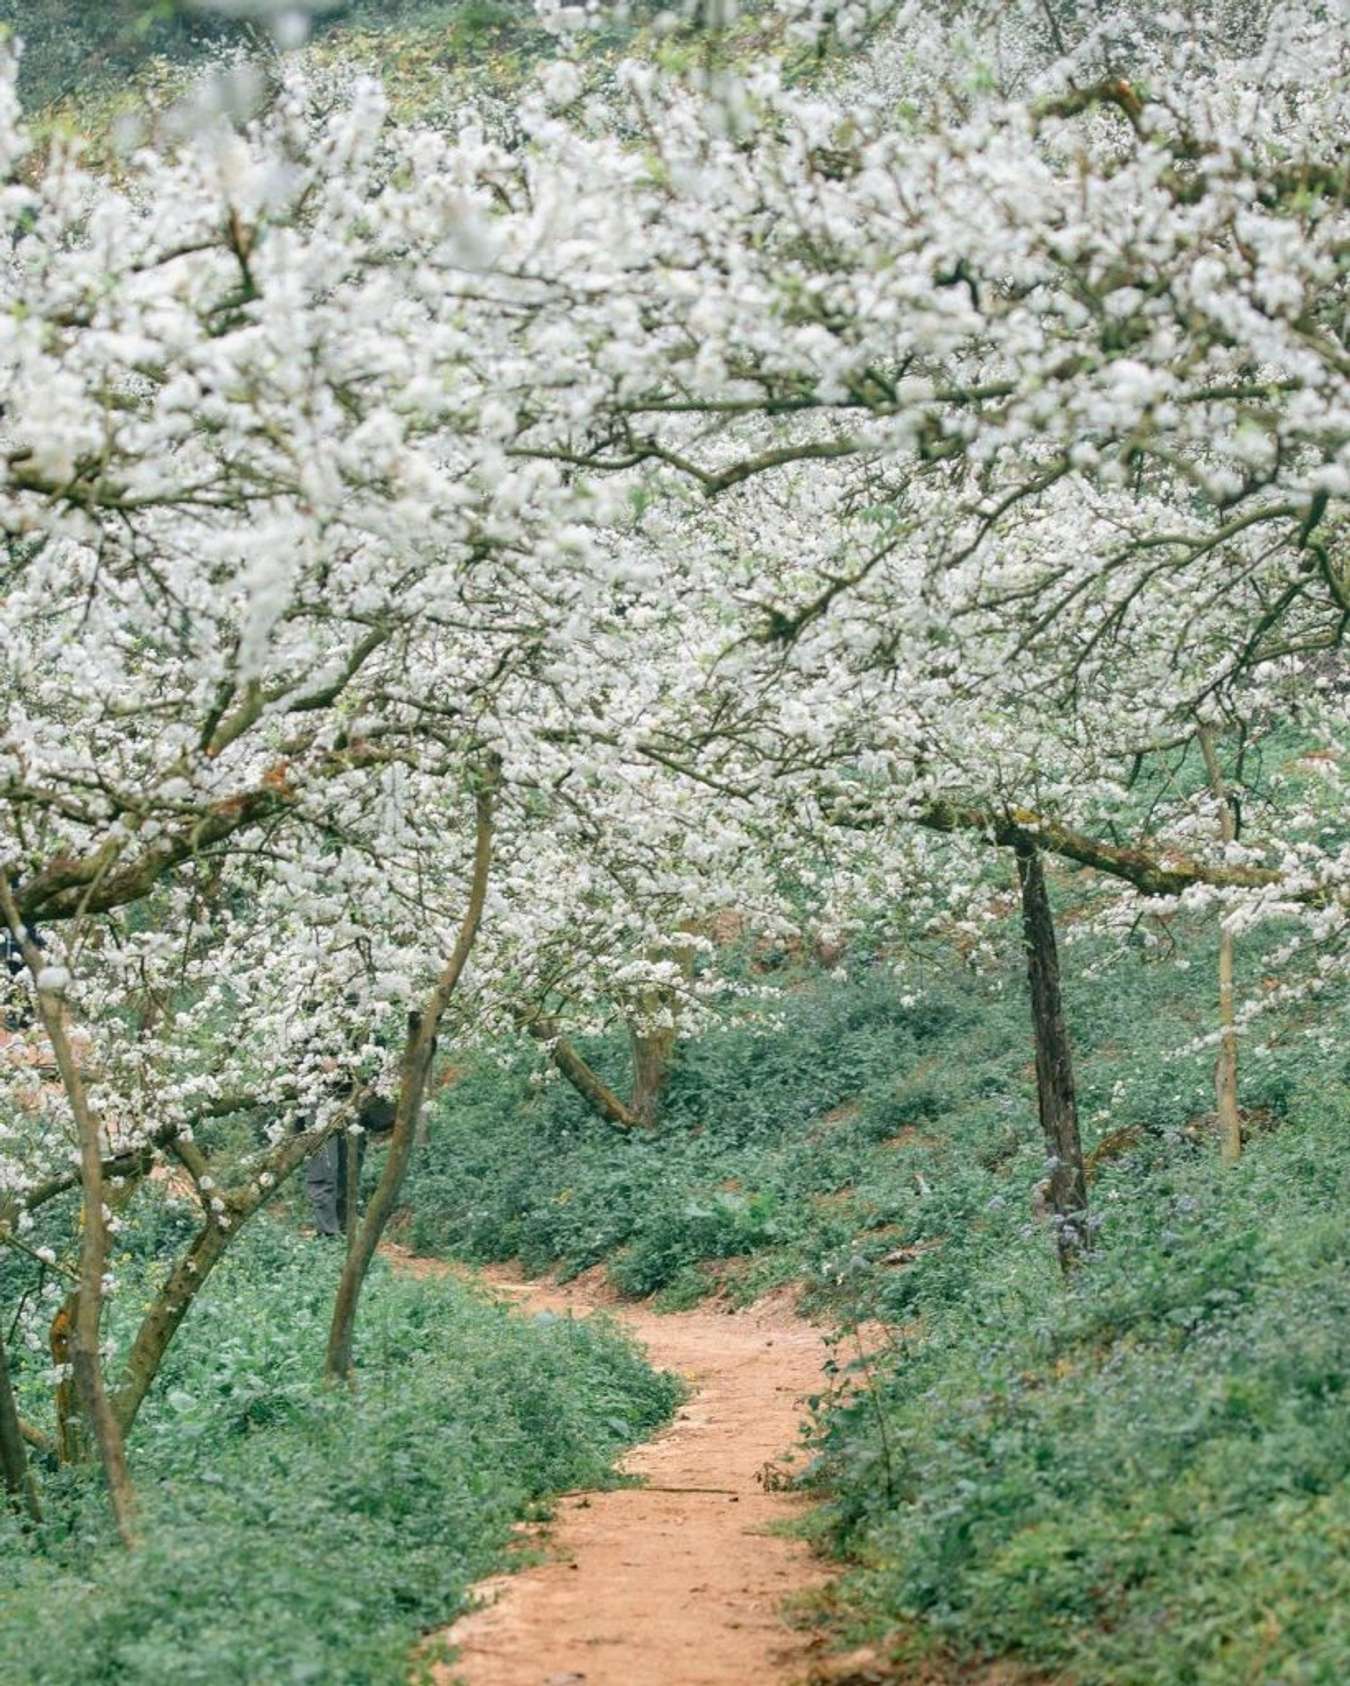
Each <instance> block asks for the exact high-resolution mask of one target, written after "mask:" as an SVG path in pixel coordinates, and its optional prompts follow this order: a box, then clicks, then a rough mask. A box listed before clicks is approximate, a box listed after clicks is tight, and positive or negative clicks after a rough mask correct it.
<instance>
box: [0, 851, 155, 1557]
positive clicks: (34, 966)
mask: <svg viewBox="0 0 1350 1686" xmlns="http://www.w3.org/2000/svg"><path fill="white" fill-rule="evenodd" d="M0 911H3V913H4V916H5V920H6V922H7V923H8V925H9V928H10V931H11V933H12V935H13V937H14V940H15V942H16V943H18V944H19V945H20V949H21V951H22V954H23V958H24V964H25V965H26V966H27V967H28V970H29V971H30V972H31V973H32V976H33V982H34V984H35V986H38V987H37V988H36V994H37V1003H38V1013H39V1015H40V1017H41V1019H42V1027H43V1029H44V1030H45V1031H46V1033H47V1038H48V1040H49V1041H50V1043H51V1045H52V1052H53V1053H54V1054H55V1055H56V1068H57V1070H58V1071H59V1072H60V1074H61V1085H62V1087H63V1088H64V1090H65V1092H66V1099H67V1101H68V1102H69V1103H70V1110H71V1112H72V1113H73V1114H74V1118H75V1128H76V1131H77V1132H78V1136H79V1149H80V1183H81V1186H82V1189H83V1195H84V1201H83V1232H82V1235H81V1240H80V1283H79V1292H78V1294H77V1296H76V1298H75V1304H74V1327H73V1338H72V1340H71V1343H70V1364H71V1369H72V1370H73V1372H74V1378H75V1387H76V1391H77V1393H78V1395H79V1399H80V1403H81V1405H82V1406H83V1407H84V1412H85V1416H86V1417H87V1419H88V1422H89V1425H90V1427H91V1428H92V1430H93V1433H94V1439H95V1440H96V1442H97V1444H98V1450H99V1458H100V1460H101V1462H102V1464H103V1473H104V1476H105V1478H106V1480H107V1483H108V1497H109V1499H110V1501H111V1504H112V1512H113V1517H114V1520H115V1521H116V1523H117V1531H118V1533H119V1534H120V1535H121V1536H122V1540H123V1543H124V1544H126V1545H131V1544H132V1543H133V1541H134V1535H133V1532H132V1515H133V1512H134V1510H135V1494H134V1493H133V1491H132V1487H131V1476H130V1473H129V1471H128V1470H127V1458H126V1448H125V1447H124V1446H123V1443H122V1431H121V1429H120V1428H119V1426H118V1422H117V1417H116V1415H115V1414H114V1412H113V1409H112V1406H111V1404H110V1403H109V1401H108V1393H107V1388H106V1386H105V1385H104V1380H103V1360H102V1356H101V1354H100V1351H99V1330H100V1326H101V1324H102V1319H103V1277H104V1272H105V1270H106V1267H107V1259H108V1232H107V1224H106V1222H105V1219H104V1206H103V1153H102V1148H101V1145H100V1142H99V1130H98V1120H97V1119H96V1118H95V1117H94V1113H93V1109H92V1108H91V1107H90V1105H89V1099H88V1096H87V1094H86V1093H85V1087H84V1078H83V1077H82V1075H81V1073H80V1068H79V1062H78V1061H77V1060H76V1058H75V1055H74V1052H73V1050H72V1048H71V1045H70V1038H69V1036H68V1035H67V1033H66V1009H65V1002H64V1001H63V1000H62V998H61V995H60V994H59V993H58V992H54V991H51V990H47V989H43V988H41V987H40V979H41V976H42V971H43V958H42V951H41V949H39V948H38V947H37V945H36V944H35V943H34V941H33V939H32V936H31V935H30V933H29V931H28V928H27V926H26V925H25V924H24V922H23V920H22V918H21V917H20V914H19V909H18V906H17V904H16V903H15V900H14V892H13V890H12V889H11V888H10V883H9V879H8V878H7V877H6V876H5V874H4V873H2V872H0Z"/></svg>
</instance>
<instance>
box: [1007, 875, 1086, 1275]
mask: <svg viewBox="0 0 1350 1686" xmlns="http://www.w3.org/2000/svg"><path fill="white" fill-rule="evenodd" d="M1017 877H1018V882H1019V884H1020V885H1021V891H1022V943H1023V946H1024V948H1025V949H1026V955H1027V981H1028V983H1029V985H1030V992H1031V1020H1032V1025H1033V1027H1034V1029H1035V1033H1036V1095H1037V1101H1038V1103H1039V1108H1040V1116H1041V1133H1042V1135H1043V1136H1044V1138H1045V1152H1046V1158H1047V1160H1048V1162H1049V1167H1050V1174H1049V1178H1048V1187H1047V1194H1048V1204H1049V1207H1050V1211H1051V1213H1052V1214H1053V1216H1054V1221H1055V1241H1056V1246H1057V1247H1058V1250H1059V1262H1060V1265H1061V1267H1062V1268H1063V1269H1064V1271H1065V1272H1068V1271H1070V1270H1072V1268H1073V1266H1074V1265H1075V1263H1076V1262H1077V1261H1078V1259H1079V1258H1080V1257H1081V1256H1082V1254H1083V1253H1085V1252H1086V1251H1087V1249H1088V1244H1089V1230H1088V1196H1087V1178H1086V1176H1085V1175H1084V1172H1083V1144H1082V1141H1081V1139H1080V1138H1079V1134H1078V1101H1077V1097H1076V1095H1075V1093H1074V1083H1073V1053H1072V1049H1071V1048H1070V1045H1069V1027H1068V1024H1067V1023H1066V1022H1065V1018H1064V1001H1063V997H1062V995H1061V993H1060V985H1059V952H1058V948H1057V946H1056V943H1055V922H1054V916H1053V914H1052V912H1051V909H1050V898H1049V896H1048V895H1047V893H1046V888H1045V870H1044V868H1043V866H1042V864H1041V856H1040V851H1039V850H1038V849H1036V848H1035V846H1034V845H1032V844H1030V843H1022V844H1019V845H1018V847H1017Z"/></svg>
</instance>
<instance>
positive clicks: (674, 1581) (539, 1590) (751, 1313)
mask: <svg viewBox="0 0 1350 1686" xmlns="http://www.w3.org/2000/svg"><path fill="white" fill-rule="evenodd" d="M401 1262H404V1263H405V1264H406V1266H407V1267H408V1268H418V1269H421V1270H423V1271H425V1270H427V1268H428V1267H427V1264H426V1261H413V1260H405V1261H401ZM441 1268H442V1269H443V1268H444V1267H441ZM481 1275H482V1276H483V1277H486V1279H487V1280H488V1282H489V1283H490V1284H491V1286H492V1287H493V1288H494V1290H496V1291H497V1292H500V1293H501V1294H502V1295H503V1296H507V1297H510V1298H511V1299H513V1300H515V1301H516V1302H517V1303H518V1304H519V1305H520V1306H521V1307H522V1309H523V1310H525V1311H527V1312H537V1311H550V1312H554V1313H557V1314H561V1315H564V1316H567V1315H573V1316H586V1315H587V1314H589V1313H590V1312H591V1311H592V1310H594V1309H596V1308H597V1307H600V1306H603V1308H604V1309H605V1310H606V1311H607V1312H609V1313H610V1315H612V1316H613V1317H614V1318H615V1320H616V1321H617V1322H619V1323H621V1324H622V1325H623V1326H624V1327H625V1328H627V1329H628V1330H629V1331H630V1332H631V1333H632V1334H633V1335H634V1336H635V1337H636V1338H637V1339H638V1341H640V1342H641V1344H642V1345H643V1347H644V1348H645V1349H646V1351H647V1354H648V1356H649V1358H650V1359H651V1362H652V1363H653V1364H655V1365H656V1366H658V1367H659V1368H661V1369H667V1370H674V1371H676V1372H677V1373H678V1374H679V1375H681V1376H682V1377H684V1379H685V1381H686V1382H687V1383H688V1384H689V1389H690V1394H689V1398H688V1400H687V1402H686V1403H685V1405H684V1406H683V1407H682V1408H681V1410H680V1411H679V1413H678V1415H677V1418H676V1420H675V1421H674V1423H672V1424H671V1426H670V1427H669V1428H668V1429H666V1430H665V1431H664V1432H663V1433H662V1434H659V1435H658V1436H657V1437H656V1438H655V1439H654V1440H651V1441H649V1442H647V1443H646V1444H645V1445H643V1446H640V1447H638V1448H637V1449H636V1450H634V1451H633V1452H632V1453H630V1454H629V1456H628V1458H627V1459H626V1461H625V1463H624V1466H623V1467H624V1469H625V1471H626V1472H627V1473H628V1474H630V1475H636V1476H639V1477H641V1478H642V1480H643V1482H644V1485H642V1486H640V1487H633V1488H621V1489H618V1490H616V1491H613V1492H600V1493H586V1494H576V1495H568V1496H566V1497H564V1498H563V1499H561V1500H560V1501H559V1504H558V1509H557V1514H556V1517H555V1519H554V1521H553V1522H552V1524H550V1526H549V1527H548V1528H547V1529H546V1530H545V1531H543V1532H542V1534H536V1535H535V1536H534V1537H533V1538H532V1540H531V1544H532V1545H533V1546H535V1547H536V1548H538V1549H541V1550H542V1553H543V1558H544V1560H543V1561H542V1562H540V1563H538V1564H536V1565H535V1566H533V1567H530V1568H527V1569H524V1570H522V1571H521V1572H520V1573H518V1574H514V1575H503V1576H500V1577H497V1578H495V1579H494V1580H491V1581H488V1582H486V1583H484V1584H483V1585H482V1586H480V1587H479V1588H478V1596H479V1600H480V1604H479V1607H478V1608H476V1609H475V1610H473V1611H472V1612H471V1613H470V1614H469V1615H467V1616H465V1617H464V1618H463V1619H462V1620H461V1621H459V1622H458V1623H456V1625H455V1626H454V1627H453V1628H452V1629H451V1630H450V1631H449V1634H448V1635H447V1637H448V1638H449V1639H450V1641H451V1642H452V1643H453V1644H454V1645H455V1646H456V1647H457V1650H458V1660H457V1661H456V1662H454V1663H452V1664H449V1665H443V1666H440V1667H438V1669H437V1671H436V1675H435V1678H436V1680H437V1681H438V1682H439V1683H440V1686H450V1683H452V1682H454V1683H456V1686H458V1683H459V1682H464V1683H465V1686H789V1683H795V1682H798V1681H801V1680H803V1679H804V1678H805V1676H806V1675H807V1673H808V1671H809V1668H810V1665H811V1659H812V1652H813V1646H812V1641H811V1635H810V1634H809V1633H807V1632H805V1631H803V1630H799V1629H797V1628H795V1627H794V1626H793V1625H792V1624H791V1622H790V1620H789V1618H788V1616H787V1614H786V1613H785V1606H786V1605H787V1604H788V1603H789V1602H790V1601H791V1600H792V1599H793V1598H794V1596H800V1595H804V1594H809V1593H811V1592H812V1591H814V1590H815V1589H817V1588H819V1587H821V1586H822V1585H823V1584H824V1583H825V1581H826V1579H827V1571H826V1568H825V1566H824V1565H823V1564H821V1563H820V1562H819V1561H818V1560H816V1559H815V1558H813V1556H812V1554H811V1553H810V1551H809V1550H808V1548H807V1547H806V1546H805V1545H804V1544H803V1543H802V1542H801V1541H799V1540H794V1539H790V1538H784V1537H782V1535H781V1534H779V1533H777V1532H775V1530H776V1529H777V1528H778V1527H779V1526H780V1525H781V1524H783V1523H785V1522H788V1521H790V1520H791V1519H792V1518H793V1517H794V1516H797V1515H799V1514H800V1509H801V1505H802V1503H803V1501H802V1500H801V1499H800V1498H798V1497H796V1496H795V1495H793V1494H791V1493H787V1492H784V1491H783V1490H782V1487H781V1483H782V1482H783V1480H784V1479H785V1477H786V1475H787V1473H788V1471H789V1469H790V1467H791V1462H792V1458H793V1447H794V1443H795V1442H796V1440H797V1429H798V1424H799V1423H800V1421H801V1418H802V1412H803V1406H802V1403H801V1401H802V1396H803V1395H804V1394H807V1393H813V1392H817V1391H820V1390H822V1389H823V1388H824V1387H825V1386H826V1385H827V1381H826V1377H825V1373H824V1370H823V1366H824V1364H825V1362H826V1360H827V1358H828V1357H829V1349H828V1348H827V1347H826V1345H825V1343H824V1339H823V1336H822V1332H821V1331H820V1330H819V1329H816V1328H813V1327H811V1325H809V1324H807V1323H804V1322H803V1321H802V1320H801V1318H799V1317H798V1316H797V1315H796V1314H795V1311H794V1309H793V1296H792V1295H791V1294H790V1293H786V1292H780V1293H778V1294H775V1295H773V1296H771V1297H769V1298H768V1299H766V1300H762V1301H760V1302H758V1303H757V1304H756V1305H753V1306H750V1307H748V1308H747V1309H745V1310H742V1311H738V1312H728V1311H726V1310H718V1309H714V1310H709V1309H706V1308H696V1309H695V1310H693V1311H686V1312H675V1313H669V1314H666V1315H659V1314H657V1313H655V1312H652V1311H651V1310H649V1309H647V1308H646V1307H644V1306H642V1305H629V1304H625V1303H622V1302H618V1301H616V1299H615V1296H614V1294H613V1293H612V1291H610V1290H608V1289H607V1288H606V1286H605V1285H604V1283H603V1282H602V1281H600V1280H598V1277H597V1274H596V1273H591V1274H589V1275H588V1276H587V1277H585V1278H581V1279H579V1280H578V1281H576V1282H572V1283H568V1284H566V1285H564V1286H559V1285H558V1284H556V1283H551V1282H523V1281H520V1280H519V1278H518V1277H517V1276H515V1275H514V1274H513V1273H512V1272H511V1271H509V1270H506V1269H500V1268H499V1269H493V1270H489V1271H486V1272H483V1273H481Z"/></svg>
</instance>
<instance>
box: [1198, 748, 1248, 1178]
mask: <svg viewBox="0 0 1350 1686" xmlns="http://www.w3.org/2000/svg"><path fill="white" fill-rule="evenodd" d="M1200 752H1201V754H1202V755H1203V756H1204V758H1205V771H1206V773H1208V775H1209V788H1210V790H1211V791H1212V792H1213V794H1214V800H1215V802H1216V803H1217V804H1218V809H1219V836H1220V837H1221V838H1222V839H1223V841H1224V843H1225V844H1227V843H1231V842H1233V840H1234V839H1235V838H1236V836H1237V819H1236V816H1235V815H1234V813H1233V804H1232V803H1231V802H1230V801H1229V800H1228V788H1227V786H1226V785H1225V784H1224V778H1223V769H1222V768H1221V767H1220V766H1219V757H1218V754H1217V752H1216V750H1215V748H1214V735H1213V733H1212V732H1211V731H1210V729H1209V727H1208V726H1202V727H1201V728H1200ZM1214 1106H1215V1110H1216V1112H1217V1113H1218V1117H1219V1142H1220V1154H1221V1156H1222V1159H1223V1163H1224V1164H1225V1165H1236V1164H1237V1162H1238V1160H1239V1159H1241V1157H1242V1116H1241V1114H1240V1113H1239V1111H1238V1039H1237V1014H1236V1010H1235V1008H1234V1004H1233V933H1232V931H1231V930H1230V929H1229V926H1228V922H1227V920H1220V923H1219V1057H1218V1059H1217V1060H1216V1061H1215V1062H1214Z"/></svg>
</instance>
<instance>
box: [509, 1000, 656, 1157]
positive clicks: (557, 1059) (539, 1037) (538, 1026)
mask: <svg viewBox="0 0 1350 1686" xmlns="http://www.w3.org/2000/svg"><path fill="white" fill-rule="evenodd" d="M516 1020H517V1023H518V1024H520V1025H521V1026H522V1028H523V1029H525V1030H526V1031H528V1032H529V1034H530V1035H531V1036H533V1037H534V1038H535V1040H536V1041H538V1042H543V1043H546V1044H547V1046H548V1050H549V1057H550V1058H551V1059H552V1061H553V1063H554V1065H556V1066H557V1068H558V1070H559V1071H560V1072H561V1073H562V1074H563V1076H564V1077H565V1078H566V1079H567V1081H568V1082H569V1083H570V1084H571V1085H572V1087H573V1088H574V1089H575V1090H576V1092H577V1093H578V1094H579V1095H580V1096H581V1098H582V1099H583V1100H584V1101H585V1102H586V1104H587V1105H588V1106H590V1107H592V1108H594V1110H595V1111H596V1112H598V1113H599V1114H600V1116H601V1118H603V1119H605V1120H606V1121H607V1122H608V1123H610V1124H613V1125H615V1126H617V1127H618V1128H619V1129H620V1130H632V1129H634V1128H636V1126H637V1125H638V1124H640V1123H641V1119H639V1118H638V1116H637V1114H636V1112H634V1110H633V1109H632V1108H631V1107H630V1106H628V1105H627V1104H626V1103H625V1102H624V1101H622V1100H620V1099H619V1097H618V1095H616V1094H615V1093H614V1091H613V1089H611V1088H610V1086H609V1085H608V1084H607V1083H606V1082H605V1080H604V1078H603V1077H601V1076H600V1074H599V1072H597V1071H596V1070H595V1068H594V1067H593V1066H591V1065H589V1064H588V1063H587V1062H586V1061H585V1060H584V1059H583V1058H582V1057H581V1055H580V1054H579V1053H578V1052H577V1051H576V1049H575V1048H574V1047H573V1046H572V1044H571V1043H570V1042H568V1041H567V1040H566V1038H565V1037H563V1036H562V1035H561V1033H560V1032H559V1029H558V1021H557V1020H556V1019H538V1018H530V1017H529V1016H528V1015H527V1014H526V1013H525V1012H523V1011H522V1012H520V1013H518V1014H517V1015H516Z"/></svg>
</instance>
